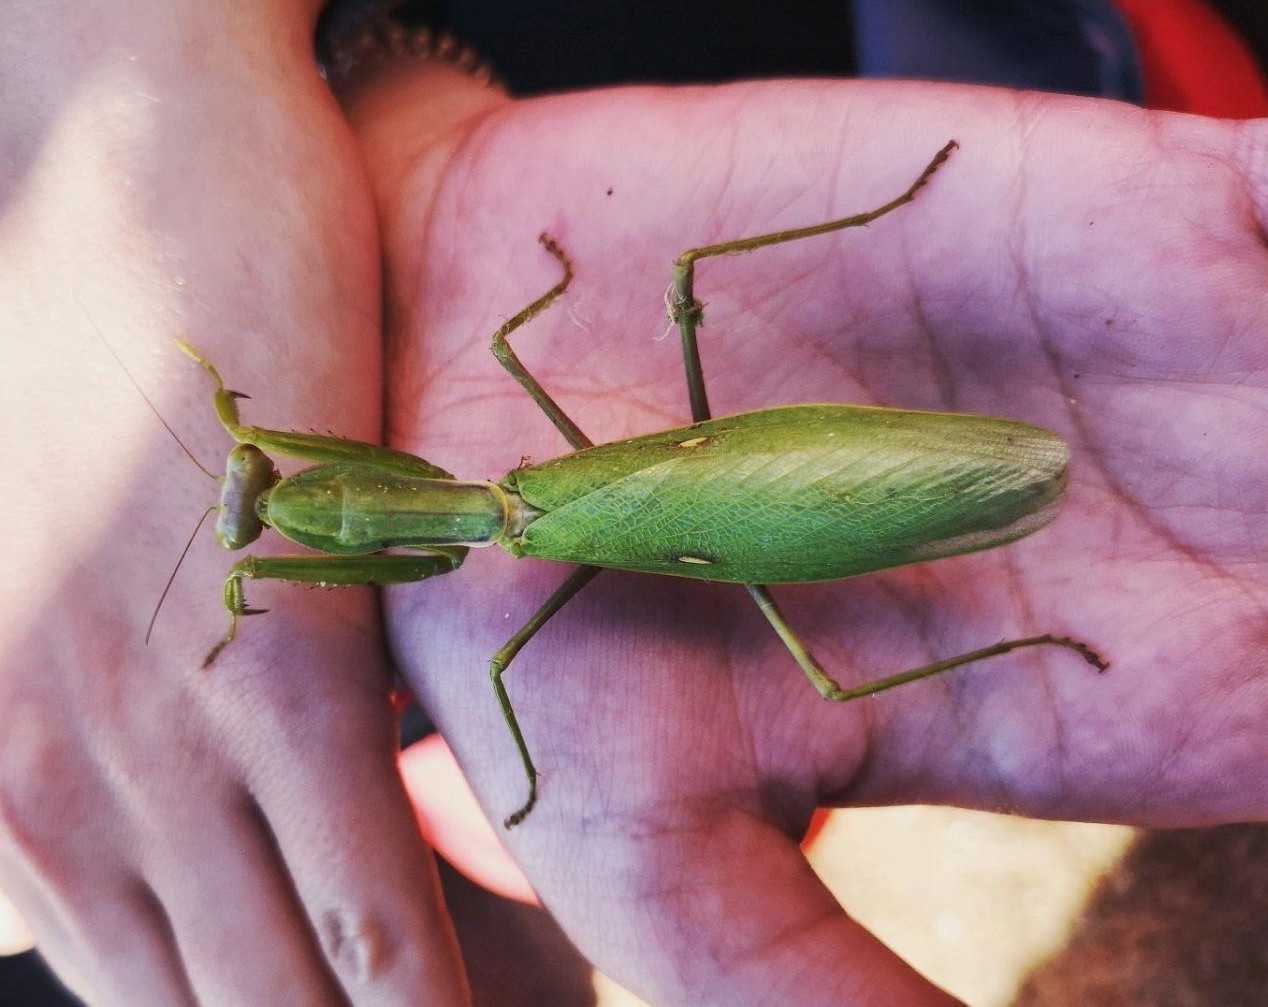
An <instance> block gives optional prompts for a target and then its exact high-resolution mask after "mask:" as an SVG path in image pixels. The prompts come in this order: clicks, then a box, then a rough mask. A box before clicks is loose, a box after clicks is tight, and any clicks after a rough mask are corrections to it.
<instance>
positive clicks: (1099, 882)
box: [0, 0, 1268, 1007]
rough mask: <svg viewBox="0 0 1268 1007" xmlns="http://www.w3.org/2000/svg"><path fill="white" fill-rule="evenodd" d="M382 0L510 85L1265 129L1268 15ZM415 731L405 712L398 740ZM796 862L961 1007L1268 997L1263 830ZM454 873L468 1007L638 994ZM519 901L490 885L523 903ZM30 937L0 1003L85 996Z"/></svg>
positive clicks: (1030, 839) (904, 844)
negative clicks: (1069, 113)
mask: <svg viewBox="0 0 1268 1007" xmlns="http://www.w3.org/2000/svg"><path fill="white" fill-rule="evenodd" d="M385 6H390V7H391V8H393V10H394V12H395V13H394V16H395V17H397V18H398V19H400V20H401V21H402V22H404V23H405V24H407V25H411V26H417V25H429V26H432V27H434V28H439V29H449V30H452V31H453V33H454V34H455V35H456V36H457V37H458V38H460V39H462V40H463V41H465V42H467V43H469V44H471V45H473V46H474V47H475V48H476V49H477V50H478V51H479V52H480V53H481V54H482V55H483V56H485V57H486V58H487V59H488V60H489V61H490V62H491V63H492V64H493V66H494V67H495V68H496V70H497V72H498V74H499V75H500V76H501V78H502V79H503V80H504V81H505V82H506V83H507V86H508V87H509V88H510V90H511V91H512V92H513V93H515V94H532V93H539V92H542V91H555V90H564V89H571V88H580V87H588V86H596V85H603V84H610V83H618V82H632V81H659V82H688V81H691V82H702V81H723V80H732V79H739V78H751V77H773V76H803V77H804V76H833V77H843V76H868V77H918V78H925V79H938V80H955V81H964V82H972V83H983V84H998V85H1003V86H1011V87H1020V88H1034V89H1041V90H1050V91H1061V92H1066V93H1074V94H1089V95H1101V96H1105V97H1111V98H1117V99H1120V100H1124V101H1129V102H1133V103H1136V104H1141V105H1146V106H1148V107H1151V108H1165V109H1173V110H1178V111H1189V112H1196V113H1200V114H1205V115H1215V116H1226V117H1252V116H1265V115H1268V87H1266V86H1265V78H1264V74H1263V67H1265V66H1268V4H1265V3H1264V2H1263V0H1113V2H1111V0H854V2H853V3H850V2H847V0H838V2H835V3H829V2H809V3H801V4H778V5H776V4H770V3H768V2H765V0H725V2H722V0H641V2H640V3H638V4H618V3H603V2H596V0H500V2H499V0H469V2H461V0H452V2H448V3H445V2H427V0H423V2H410V3H404V4H399V3H397V4H382V3H377V2H374V0H369V2H362V0H345V2H342V3H336V4H333V5H331V6H330V7H329V8H328V9H327V11H326V13H325V14H324V15H323V24H322V26H321V28H320V29H319V39H320V37H322V36H323V35H324V34H325V33H328V32H330V31H337V30H340V29H341V28H343V27H346V26H347V25H348V24H355V23H358V22H360V21H361V20H363V19H364V18H365V17H366V12H367V11H369V10H372V9H376V8H382V7H385ZM670 26H672V30H668V28H669V27H670ZM426 730H427V729H426V725H425V723H424V722H423V721H422V720H421V718H420V716H419V715H418V714H417V712H416V711H415V712H414V713H413V714H411V716H410V718H409V719H408V720H407V724H406V737H407V740H416V739H420V738H422V737H423V736H424V735H425V734H426ZM453 785H454V786H455V788H457V789H459V790H460V789H461V784H460V783H458V782H455V783H454V784H453ZM461 799H468V798H461ZM442 845H443V844H442ZM490 848H491V853H490V858H491V861H490V863H491V864H492V863H493V862H494V861H496V858H497V855H498V854H497V844H496V842H492V843H491V844H490ZM807 851H808V856H809V857H810V859H811V861H812V863H813V864H814V866H815V869H816V870H817V871H818V872H819V873H820V875H821V876H822V877H823V878H824V880H825V881H826V882H827V884H828V885H829V886H830V887H831V889H832V890H833V891H834V892H835V893H836V895H837V896H838V898H839V899H840V901H841V902H842V904H843V905H844V906H845V907H846V909H847V910H848V911H849V912H850V913H851V914H853V915H854V916H855V917H856V918H857V919H859V920H860V921H861V922H862V923H863V924H864V925H866V926H867V927H868V928H869V929H871V930H872V931H873V932H874V933H876V934H877V935H878V936H879V937H880V938H881V939H882V940H883V941H885V942H886V943H887V944H888V945H890V946H891V947H892V948H894V949H895V950H896V951H897V952H898V953H899V954H901V955H902V956H903V957H904V958H906V959H907V960H908V961H909V962H911V963H912V964H913V965H914V966H915V967H916V968H917V969H919V970H920V971H921V972H923V973H924V974H925V975H927V976H929V977H930V978H931V979H933V980H934V981H935V982H937V983H939V984H941V985H942V986H944V987H945V988H946V989H948V990H949V991H951V992H952V993H954V994H955V995H956V996H958V997H959V998H961V999H962V1000H964V1001H965V1002H966V1003H968V1004H969V1005H971V1007H1007V1005H1014V1007H1058V1005H1060V1007H1067V1005H1072V1004H1079V1005H1082V1007H1128V1005H1131V1007H1263V1005H1265V1004H1268V924H1266V921H1268V828H1266V827H1264V826H1259V825H1230V826H1226V827H1223V828H1217V829H1195V830H1177V831H1165V832H1139V831H1136V830H1131V829H1125V828H1120V827H1113V826H1100V825H1088V824H1076V823H1058V822H1037V821H1029V820H1025V819H1018V818H1009V817H1004V816H998V815H988V814H983V813H979V812H967V811H959V810H954V809H946V808H915V807H913V808H885V809H866V810H850V811H836V812H832V813H830V814H823V815H821V816H820V819H819V820H818V821H817V823H816V828H815V829H814V830H812V835H811V836H810V837H809V839H808V842H807ZM496 870H497V868H496V866H493V867H490V871H491V872H493V873H496ZM442 872H443V875H444V879H445V885H446V894H447V897H448V901H449V905H450V906H451V908H452V909H453V911H454V915H455V919H456V922H457V926H458V929H459V935H460V939H461V940H462V942H463V948H464V953H465V954H466V957H467V960H468V962H469V965H470V968H471V972H472V982H473V988H474V992H475V995H476V1003H477V1005H479V1007H485V1005H495V1004H496V1005H498V1007H546V1005H550V1007H618V1005H619V1007H634V1005H637V1004H640V1003H641V1001H639V1000H637V999H636V998H634V997H633V996H632V995H631V994H629V993H627V992H625V991H623V990H621V989H620V988H619V987H617V986H616V985H615V984H613V983H611V982H609V981H608V980H606V979H605V978H604V977H603V976H596V975H593V974H592V972H591V970H590V969H589V967H588V966H587V965H586V964H585V962H584V961H583V960H582V959H581V958H580V956H578V955H577V953H576V952H575V951H574V950H573V949H572V947H571V945H570V944H569V943H568V941H567V939H566V938H565V937H564V936H563V935H562V933H560V932H559V930H558V928H557V927H555V925H554V923H553V921H552V920H551V919H550V918H549V916H548V915H547V914H546V913H545V912H544V911H542V910H540V909H538V908H536V907H534V906H531V905H525V904H522V903H520V902H516V901H510V900H508V899H506V898H504V897H503V896H502V895H495V894H492V893H490V892H488V891H486V890H485V889H484V888H482V887H480V886H478V885H476V884H474V883H472V882H470V881H468V880H467V879H466V878H464V877H462V876H461V875H459V874H458V873H457V872H455V871H453V870H452V869H450V868H448V867H447V866H445V865H444V863H443V861H442ZM517 886H522V882H519V881H517V880H516V879H514V878H513V877H511V878H510V880H509V881H508V882H507V884H506V885H503V886H501V887H502V890H503V891H513V892H514V891H517V890H518V891H520V893H521V894H523V890H522V887H520V888H517ZM31 943H32V940H31V935H30V934H29V933H28V932H27V931H26V929H25V927H24V926H23V924H22V922H21V920H20V918H19V917H18V916H17V914H16V912H15V911H14V910H13V909H12V907H11V906H10V905H9V904H8V903H7V902H6V901H5V899H4V897H3V893H0V1007H61V1005H69V1004H75V1003H77V1002H78V1001H75V1000H74V999H73V998H71V997H70V996H69V995H67V994H65V993H64V992H63V991H62V990H61V988H60V986H59V985H58V984H57V983H56V980H54V979H53V978H52V977H51V976H50V975H49V974H48V972H47V969H46V968H45V967H44V965H43V963H42V961H41V960H40V958H39V955H38V953H37V952H35V951H32V950H31Z"/></svg>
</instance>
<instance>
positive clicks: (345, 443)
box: [176, 339, 453, 479]
mask: <svg viewBox="0 0 1268 1007" xmlns="http://www.w3.org/2000/svg"><path fill="white" fill-rule="evenodd" d="M176 345H177V346H179V347H180V348H181V352H183V353H184V354H185V355H186V356H187V357H190V358H191V359H192V360H194V361H195V362H196V363H197V364H198V365H199V366H201V367H202V368H203V370H205V371H206V372H207V373H208V374H210V375H211V376H212V378H214V379H215V382H216V390H215V391H214V392H213V393H212V402H213V403H214V405H215V407H216V415H217V416H219V417H220V423H221V425H222V426H223V427H224V428H225V430H227V431H228V432H229V436H230V437H232V438H233V439H234V440H235V441H237V442H238V443H239V444H253V445H255V446H256V447H257V448H260V449H261V450H262V451H271V452H272V453H274V454H279V455H286V456H287V457H290V458H300V459H303V460H304V461H310V462H318V463H322V462H356V463H357V464H359V465H374V466H377V467H378V468H381V469H383V471H385V472H395V473H399V474H401V475H413V476H423V477H425V478H428V479H452V478H453V476H452V475H450V474H449V473H448V472H446V471H445V470H444V469H442V468H440V467H439V466H437V465H433V464H432V463H431V462H429V461H426V460H424V459H422V458H419V457H417V456H415V455H411V454H407V453H406V452H404V451H394V450H393V449H392V448H385V447H384V446H383V445H381V444H369V443H366V442H365V441H353V440H348V439H346V438H344V437H330V436H326V435H325V434H311V433H304V432H302V431H298V430H270V429H267V428H266V427H253V426H247V425H246V424H244V423H243V422H242V421H241V419H239V417H238V401H237V400H238V399H241V398H246V396H244V395H243V394H242V393H240V392H234V391H230V390H229V389H227V388H225V383H224V381H223V380H222V379H221V377H220V372H219V371H217V370H216V368H215V366H214V365H213V364H212V363H211V361H209V360H207V358H206V357H204V356H202V355H201V354H200V353H199V352H198V351H197V350H195V349H194V348H193V347H192V346H190V345H189V344H188V343H187V342H185V341H184V340H183V339H178V340H176Z"/></svg>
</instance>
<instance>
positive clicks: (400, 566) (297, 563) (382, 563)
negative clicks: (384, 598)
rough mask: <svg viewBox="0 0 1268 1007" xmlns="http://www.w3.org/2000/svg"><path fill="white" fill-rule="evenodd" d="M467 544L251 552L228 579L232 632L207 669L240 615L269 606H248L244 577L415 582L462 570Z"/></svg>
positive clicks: (209, 659)
mask: <svg viewBox="0 0 1268 1007" xmlns="http://www.w3.org/2000/svg"><path fill="white" fill-rule="evenodd" d="M466 554H467V550H466V549H464V548H454V549H444V548H441V547H437V548H435V549H434V550H433V551H432V554H430V555H422V556H409V555H383V554H381V553H373V554H370V555H366V556H247V557H246V558H244V559H240V560H238V562H236V563H234V564H233V566H232V567H231V568H230V570H229V576H228V577H226V578H225V587H224V600H225V608H226V609H228V611H229V631H228V632H227V633H225V635H224V637H223V639H221V641H220V642H219V643H217V644H216V645H215V646H214V647H212V648H211V650H210V651H209V652H208V653H207V656H206V657H205V658H204V659H203V667H204V668H206V667H209V666H210V665H211V663H212V662H213V661H215V659H216V658H217V657H218V656H219V655H220V652H221V651H222V650H224V649H225V647H227V646H228V645H229V644H230V643H232V642H233V638H234V636H235V635H236V633H237V631H238V616H240V615H256V614H258V613H260V612H263V611H265V610H264V609H258V608H251V607H249V606H248V605H247V602H246V598H245V597H244V596H243V592H242V581H243V580H244V579H245V578H251V579H252V580H287V581H291V582H294V583H300V584H319V585H322V586H332V587H345V586H352V585H368V584H374V585H377V584H409V583H412V582H414V581H419V580H426V579H427V578H428V577H436V576H439V575H440V574H442V573H449V572H450V571H452V570H456V569H457V568H458V567H459V566H460V565H461V564H462V561H463V559H464V558H465V557H466Z"/></svg>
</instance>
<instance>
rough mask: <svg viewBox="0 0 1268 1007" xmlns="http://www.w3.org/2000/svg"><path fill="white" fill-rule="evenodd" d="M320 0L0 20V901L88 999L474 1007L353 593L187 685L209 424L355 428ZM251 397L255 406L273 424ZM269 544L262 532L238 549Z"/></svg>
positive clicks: (370, 226) (359, 425) (274, 615)
mask: <svg viewBox="0 0 1268 1007" xmlns="http://www.w3.org/2000/svg"><path fill="white" fill-rule="evenodd" d="M316 7H317V5H316V4H315V3H295V2H289V3H281V2H279V3H272V4H269V5H260V4H254V3H219V4H194V3H186V2H176V3H171V4H163V5H159V6H155V5H153V4H145V3H133V2H125V3H114V2H112V3H109V4H106V3H87V2H85V3H51V4H37V3H27V4H19V5H16V6H14V7H13V8H12V9H6V12H5V30H4V32H3V33H0V93H2V94H4V95H5V100H4V102H3V103H0V151H3V161H2V163H0V303H2V304H3V305H4V329H5V337H4V340H3V345H2V346H0V426H2V427H3V430H4V435H3V438H0V443H2V445H3V446H2V447H0V468H2V470H3V472H4V488H5V493H4V497H3V502H0V516H2V520H3V523H4V526H5V527H6V528H7V529H9V531H10V535H9V537H8V538H9V540H8V542H7V544H6V547H5V575H4V577H3V578H2V579H0V606H2V607H3V609H4V613H5V615H4V619H3V621H2V628H0V888H2V889H3V890H4V891H5V892H6V894H8V895H9V896H10V897H11V898H12V899H13V900H14V902H15V903H16V904H17V905H18V907H19V909H20V911H21V912H22V913H23V915H24V916H25V917H26V919H27V920H28V921H29V923H30V924H31V926H32V928H33V930H34V931H35V934H36V936H37V937H38V940H39V946H40V950H41V951H42V952H43V953H44V954H45V955H46V956H47V957H48V959H49V960H50V961H51V963H52V964H53V966H54V967H55V968H56V970H57V972H58V974H59V975H60V976H61V977H62V978H63V979H65V980H66V981H67V983H68V984H69V985H70V986H71V988H72V989H73V990H74V991H75V992H76V993H78V994H79V995H80V996H82V997H83V998H84V999H85V1000H87V1001H88V1002H89V1003H90V1004H92V1005H116V1004H118V1005H125V1004H126V1005H139V1004H140V1005H150V1004H153V1005H163V1007H170V1005H183V1004H194V1003H198V1004H200V1005H213V1004H224V1005H242V1004H283V1003H303V1004H305V1005H309V1004H312V1005H338V1004H350V1003H351V1004H365V1005H371V1004H373V1005H388V1004H401V1005H404V1004H411V1005H416V1004H419V1003H423V1002H426V1003H428V1004H441V1005H455V1007H456V1005H461V1004H465V1003H468V1002H469V1000H468V997H467V993H466V988H465V981H464V979H463V977H462V970H461V966H460V963H459V961H458V955H457V950H456V946H455V943H454V937H453V932H452V928H451V926H450V923H449V920H448V918H447V916H446V914H445V913H444V911H443V909H442V908H441V899H440V896H439V892H438V886H437V882H436V878H435V870H434V862H433V861H432V859H431V858H430V856H429V854H428V852H427V851H426V849H425V847H424V845H423V843H422V841H421V839H420V837H419V833H418V829H417V826H416V824H415V821H414V817H413V814H412V811H411V808H410V806H409V804H408V802H407V800H406V799H405V797H404V794H403V792H402V789H401V785H400V781H399V777H398V774H397V771H396V765H395V737H396V735H395V730H394V712H393V709H392V707H391V704H390V702H389V691H390V687H391V682H392V678H391V671H390V668H389V666H388V663H387V661H386V659H385V651H384V649H383V647H382V646H381V644H380V636H381V634H380V631H379V625H378V616H377V610H376V606H375V599H374V597H373V595H372V594H371V592H368V591H349V592H343V593H340V594H336V595H333V596H328V597H324V598H323V601H322V603H321V604H319V605H314V604H313V597H312V596H311V595H307V594H304V593H292V592H282V593H279V594H278V595H277V596H276V597H270V598H269V599H268V603H267V604H268V607H270V608H271V609H272V611H271V613H270V614H269V615H268V616H267V617H262V618H260V619H255V620H250V621H249V622H247V623H246V625H249V626H250V627H251V630H250V632H244V633H243V634H242V638H241V639H240V641H239V642H238V643H237V644H235V646H234V647H232V648H230V649H229V650H228V651H227V652H226V653H225V654H224V655H223V657H222V658H221V660H220V661H219V662H218V663H217V665H216V666H215V668H214V669H213V670H212V671H211V672H203V671H202V670H200V668H199V664H200V660H201V656H200V655H201V654H202V653H205V652H206V650H207V648H208V647H210V645H211V644H212V643H214V642H215V640H216V639H217V637H218V636H219V635H220V634H221V633H222V632H223V631H224V628H225V624H226V619H225V614H224V611H223V609H221V608H220V604H219V590H218V586H217V585H218V584H219V582H220V581H221V579H222V578H223V576H224V572H225V570H226V569H227V566H228V562H229V561H228V558H227V556H226V555H225V553H224V552H223V551H222V550H220V549H219V548H218V547H217V546H215V544H214V542H213V541H212V540H211V537H210V535H209V533H208V530H207V529H204V533H203V535H202V536H201V538H200V539H199V541H198V542H197V543H196V544H195V548H194V549H193V551H192V552H191V554H190V556H189V559H188V561H187V562H186V564H185V567H184V569H183V570H182V572H181V575H180V578H179V579H178V580H177V582H176V586H175V588H174V590H173V592H172V594H171V596H170V597H169V598H168V600H167V604H166V607H165V608H164V610H163V612H162V614H161V616H160V618H159V620H158V622H157V624H156V626H155V629H154V635H153V639H152V640H151V643H150V646H149V647H148V648H147V647H146V646H145V645H144V637H145V630H146V623H147V622H148V620H149V617H150V613H151V612H152V611H153V609H154V605H155V602H156V601H157V600H158V597H159V594H160V592H161V590H162V587H163V583H164V580H165V578H166V576H167V573H168V572H169V571H170V570H171V568H172V566H173V564H174V563H175V562H176V559H177V556H178V555H179V553H180V548H181V544H182V542H183V540H184V538H185V536H186V535H187V534H188V533H189V532H190V531H191V530H192V528H193V526H194V522H195V520H196V519H197V517H198V515H199V514H200V513H201V512H202V511H203V509H204V508H205V507H207V506H208V504H210V503H212V502H213V501H214V500H215V497H216V493H217V487H216V485H215V484H214V483H213V482H212V481H210V480H208V479H206V478H204V477H203V476H202V475H200V474H199V473H198V472H197V471H196V470H195V469H194V467H193V466H192V465H191V464H189V462H188V461H186V460H185V459H184V458H182V457H181V454H180V451H179V449H178V448H177V447H176V445H175V444H173V443H172V442H171V440H170V439H169V438H168V436H167V434H165V433H164V432H163V431H162V429H161V427H160V426H159V424H158V422H157V421H156V420H155V418H154V416H153V415H151V414H150V412H149V411H148V410H147V407H146V405H145V403H144V401H143V400H142V399H141V397H140V396H139V395H138V394H137V391H136V390H135V389H133V388H132V387H131V385H130V384H129V382H128V380H127V378H126V377H125V375H124V372H123V371H122V370H121V369H120V367H119V365H118V364H117V363H116V362H115V361H114V360H113V359H112V358H111V355H110V352H109V350H108V349H107V347H106V345H105V343H103V341H102V340H101V339H99V338H98V335H97V334H96V332H95V331H94V330H99V331H100V333H101V334H102V335H103V336H104V338H105V339H106V340H108V342H109V345H110V347H112V348H113V350H114V351H115V352H117V353H118V355H119V357H120V358H122V359H123V361H125V363H126V365H127V368H128V370H129V371H131V372H132V374H133V375H135V378H136V380H137V382H138V383H139V384H140V385H141V387H142V388H144V389H145V390H146V392H147V393H148V395H149V396H150V397H151V399H152V400H153V401H154V403H155V405H156V407H157V408H158V409H159V410H160V411H161V412H162V413H163V415H164V416H165V417H166V418H167V419H168V420H169V421H171V423H172V425H173V426H174V427H176V428H177V429H178V430H179V431H180V432H181V434H182V436H183V437H184V438H185V439H187V442H188V443H189V445H190V447H191V448H192V449H193V451H194V453H195V454H196V455H197V456H198V457H200V458H202V459H204V460H205V461H206V463H207V464H208V465H209V466H214V467H219V465H220V464H221V461H220V459H223V457H224V453H225V450H226V446H227V438H226V437H225V435H224V432H223V430H221V429H220V428H219V426H218V425H217V424H216V422H215V419H214V414H213V412H212V409H211V400H210V387H209V379H208V377H207V375H206V374H205V373H203V372H202V371H201V370H199V369H198V368H197V367H196V366H195V365H194V364H193V363H192V362H190V361H189V360H187V359H186V358H184V357H183V356H181V355H180V353H179V352H177V350H176V348H175V346H174V344H173V342H172V337H173V336H175V335H177V334H181V335H183V336H184V337H185V338H187V339H189V340H190V341H191V342H192V343H194V344H195V345H196V346H198V347H199V349H201V350H202V351H203V352H205V353H206V354H207V355H208V356H209V357H210V358H211V359H212V360H213V361H215V362H217V363H218V364H220V365H221V366H222V367H223V368H224V369H225V371H226V373H227V374H231V375H234V376H243V378H244V381H245V380H246V378H248V377H251V376H267V378H266V379H264V378H261V379H260V380H252V381H251V382H250V388H249V390H250V391H251V392H254V393H256V394H257V395H259V396H260V400H261V401H260V407H259V408H257V409H256V410H255V411H254V418H255V419H257V420H265V421H269V420H271V421H273V422H275V423H279V424H281V423H285V424H293V425H295V426H297V427H300V428H310V427H311V428H317V429H322V430H324V429H333V430H337V431H339V432H340V433H342V434H344V435H346V436H354V437H362V438H365V439H370V440H375V439H377V438H378V436H379V431H380V425H381V399H382V396H381V391H380V389H381V372H380V359H381V358H380V353H379V347H380V336H379V331H380V312H379V305H380V298H379V293H380V276H379V268H378V263H379V256H378V245H377V234H376V230H375V221H374V216H373V204H372V201H371V198H370V193H369V188H368V183H367V180H366V178H365V176H364V174H363V172H362V170H361V166H360V159H359V152H358V150H357V147H356V144H355V141H354V140H353V138H352V136H351V134H350V133H349V131H348V129H347V127H346V124H345V122H344V120H343V118H342V117H341V115H340V113H339V109H338V106H337V105H336V104H335V102H334V100H333V99H332V98H331V96H330V93H329V91H328V89H327V87H326V85H325V83H324V82H323V81H322V80H321V79H320V78H319V77H318V75H317V72H316V68H315V65H314V63H313V59H312V45H311V38H312V29H313V21H314V18H315V16H316ZM265 407H267V415H265V413H266V408H265ZM262 548H265V549H266V548H267V546H262Z"/></svg>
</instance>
